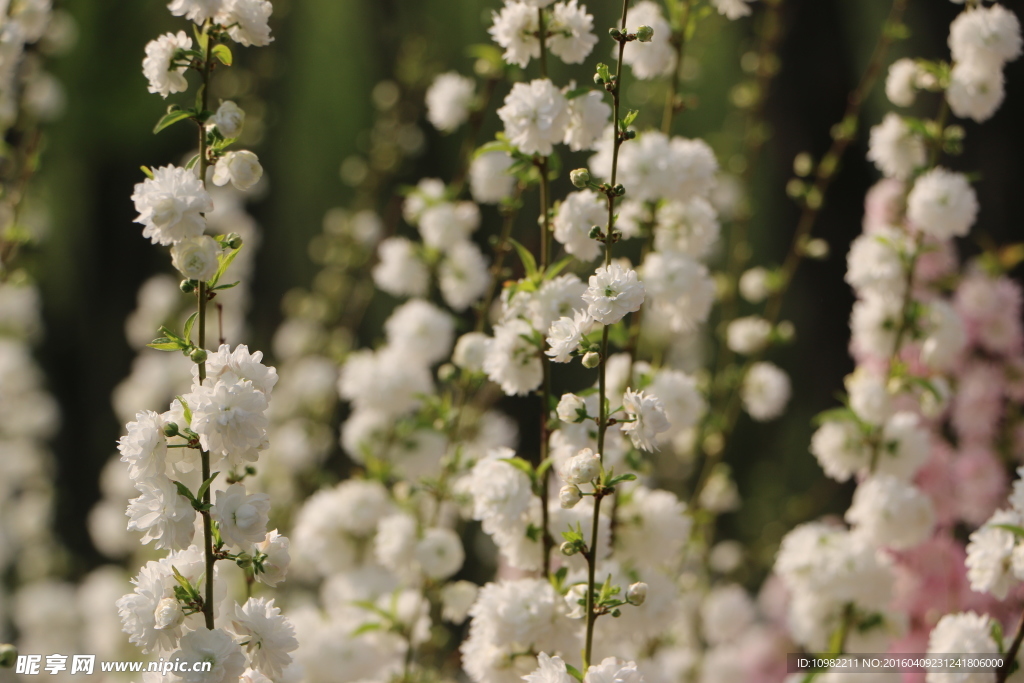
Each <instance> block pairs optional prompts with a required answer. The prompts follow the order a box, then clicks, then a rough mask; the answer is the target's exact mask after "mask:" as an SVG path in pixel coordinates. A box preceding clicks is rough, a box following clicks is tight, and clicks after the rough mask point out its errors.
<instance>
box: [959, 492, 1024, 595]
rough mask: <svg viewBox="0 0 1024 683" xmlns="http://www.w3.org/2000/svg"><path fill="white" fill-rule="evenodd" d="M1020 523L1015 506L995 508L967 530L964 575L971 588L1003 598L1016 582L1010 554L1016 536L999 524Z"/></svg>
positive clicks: (1014, 544)
mask: <svg viewBox="0 0 1024 683" xmlns="http://www.w3.org/2000/svg"><path fill="white" fill-rule="evenodd" d="M1022 523H1024V519H1022V517H1021V515H1020V513H1018V512H1017V511H1016V510H996V511H995V513H994V514H993V515H992V517H991V518H990V519H989V520H988V521H987V522H985V524H984V525H982V527H981V528H980V529H978V530H977V531H975V532H974V533H972V534H971V536H970V541H969V543H968V544H967V561H966V565H967V579H968V580H969V581H970V582H971V590H974V591H977V592H979V593H990V594H991V595H993V596H994V597H995V598H996V599H997V600H1004V599H1006V595H1007V593H1009V591H1010V589H1011V588H1012V587H1013V586H1015V585H1016V584H1017V581H1018V580H1019V577H1017V576H1015V575H1014V571H1013V556H1014V548H1015V546H1016V545H1017V538H1016V536H1014V534H1013V532H1012V531H1009V530H1007V529H1001V528H999V527H998V525H1000V524H1008V525H1012V526H1020V525H1021V524H1022Z"/></svg>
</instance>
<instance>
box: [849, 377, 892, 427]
mask: <svg viewBox="0 0 1024 683" xmlns="http://www.w3.org/2000/svg"><path fill="white" fill-rule="evenodd" d="M886 379H887V378H886V377H885V376H884V375H882V374H881V373H878V372H872V371H871V370H869V369H868V368H865V367H861V368H857V370H855V371H854V372H853V373H851V374H849V375H847V376H846V379H845V380H844V384H845V386H846V391H847V392H848V393H849V394H850V408H851V409H852V410H853V412H854V413H856V414H857V417H859V418H860V419H861V420H863V421H864V422H866V423H868V424H869V425H874V426H879V425H881V424H883V423H884V422H885V421H886V420H888V419H889V417H890V416H891V415H892V402H891V401H890V400H889V390H888V388H887V387H886Z"/></svg>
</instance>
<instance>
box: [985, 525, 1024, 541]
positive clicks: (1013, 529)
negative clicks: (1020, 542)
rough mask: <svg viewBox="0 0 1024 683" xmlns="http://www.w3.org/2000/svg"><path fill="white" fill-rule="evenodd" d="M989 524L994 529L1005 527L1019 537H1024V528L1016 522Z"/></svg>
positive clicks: (1005, 529)
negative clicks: (1015, 523)
mask: <svg viewBox="0 0 1024 683" xmlns="http://www.w3.org/2000/svg"><path fill="white" fill-rule="evenodd" d="M987 526H990V527H992V528H994V529H1003V530H1004V531H1009V532H1010V533H1012V534H1013V535H1014V536H1016V537H1017V538H1024V528H1021V527H1019V526H1016V525H1014V524H988V525H987Z"/></svg>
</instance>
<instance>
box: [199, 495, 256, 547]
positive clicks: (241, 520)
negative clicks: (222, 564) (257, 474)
mask: <svg viewBox="0 0 1024 683" xmlns="http://www.w3.org/2000/svg"><path fill="white" fill-rule="evenodd" d="M210 516H211V517H212V518H213V520H214V521H215V522H217V524H218V526H219V528H220V535H221V538H223V539H224V542H225V543H228V544H231V545H236V546H238V547H240V548H245V547H247V546H248V545H249V544H251V543H259V542H261V541H263V540H264V539H265V538H266V536H267V523H268V521H269V519H270V496H268V495H267V494H265V493H253V494H251V495H247V494H246V492H245V484H242V483H234V484H231V485H230V486H228V488H227V489H226V490H224V491H217V495H216V501H215V502H214V504H213V508H212V509H211V510H210Z"/></svg>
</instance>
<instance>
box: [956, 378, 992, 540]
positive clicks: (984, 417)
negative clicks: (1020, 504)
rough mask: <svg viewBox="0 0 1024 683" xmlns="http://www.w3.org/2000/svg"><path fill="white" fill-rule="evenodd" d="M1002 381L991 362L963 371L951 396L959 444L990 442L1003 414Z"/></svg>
mask: <svg viewBox="0 0 1024 683" xmlns="http://www.w3.org/2000/svg"><path fill="white" fill-rule="evenodd" d="M1003 383H1004V375H1003V373H1002V372H1001V371H1000V370H999V368H997V367H996V366H995V365H992V364H990V363H984V362H976V363H973V364H971V365H969V366H968V367H967V368H966V369H965V370H964V372H963V374H962V375H961V376H960V378H959V382H958V384H957V387H956V391H955V392H954V397H953V428H954V429H955V430H956V433H957V436H958V437H959V438H960V441H961V443H981V444H988V443H991V442H992V439H993V438H994V437H995V433H996V426H997V425H998V424H999V420H1000V418H1001V417H1002V415H1003ZM982 521H984V520H982Z"/></svg>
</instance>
